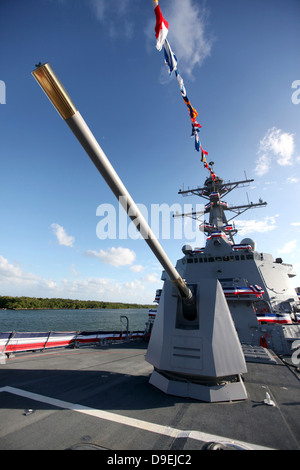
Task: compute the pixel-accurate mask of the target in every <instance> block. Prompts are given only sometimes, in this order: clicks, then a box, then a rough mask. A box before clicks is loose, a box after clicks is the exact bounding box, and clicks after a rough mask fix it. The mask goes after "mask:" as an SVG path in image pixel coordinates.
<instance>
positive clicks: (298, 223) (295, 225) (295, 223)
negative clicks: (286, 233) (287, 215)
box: [291, 222, 300, 227]
mask: <svg viewBox="0 0 300 470" xmlns="http://www.w3.org/2000/svg"><path fill="white" fill-rule="evenodd" d="M291 225H293V226H294V227H300V222H292V223H291Z"/></svg>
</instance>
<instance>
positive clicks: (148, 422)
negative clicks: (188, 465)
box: [0, 342, 300, 451]
mask: <svg viewBox="0 0 300 470" xmlns="http://www.w3.org/2000/svg"><path fill="white" fill-rule="evenodd" d="M145 353H146V344H145V343H143V342H141V343H131V344H126V343H125V344H122V345H115V346H111V347H109V348H106V349H105V348H102V349H101V348H94V347H89V348H81V349H61V350H53V351H49V350H48V351H45V352H36V353H27V354H22V355H21V354H18V355H16V356H15V357H12V358H10V359H8V360H7V361H6V364H2V365H0V449H1V450H4V449H7V450H8V449H35V450H37V449H49V450H54V449H58V450H60V449H61V450H62V449H70V448H71V449H80V448H86V449H88V448H89V447H90V448H95V449H96V448H98V449H108V450H167V451H175V450H184V451H189V450H200V449H203V448H204V447H205V446H206V445H207V443H208V442H211V441H213V442H224V441H225V442H226V443H232V441H234V442H235V444H236V446H240V447H243V448H253V447H255V445H257V446H262V447H267V448H272V449H300V381H299V373H298V372H297V371H295V369H294V368H289V367H287V366H286V365H284V364H283V363H282V362H281V361H280V360H278V359H277V360H276V361H272V360H271V361H269V363H263V362H262V363H261V362H260V361H259V360H258V362H256V361H255V358H254V359H253V362H252V359H251V358H250V360H251V362H248V363H247V367H248V373H247V374H245V375H244V381H245V385H246V389H247V393H248V399H247V400H246V401H241V402H233V403H203V402H198V401H196V400H192V399H186V398H178V397H172V396H168V395H165V394H164V393H162V392H161V391H159V390H157V389H156V388H154V387H153V386H151V385H149V383H148V381H149V376H150V374H151V372H152V366H150V365H149V364H148V363H147V362H146V361H145V359H144V356H145ZM251 354H252V353H251ZM251 354H250V356H251ZM266 362H268V361H266ZM266 392H268V393H269V394H270V396H271V399H272V400H273V401H274V402H275V405H276V406H268V405H266V404H264V399H265V398H266ZM25 410H27V411H25ZM28 410H29V411H28Z"/></svg>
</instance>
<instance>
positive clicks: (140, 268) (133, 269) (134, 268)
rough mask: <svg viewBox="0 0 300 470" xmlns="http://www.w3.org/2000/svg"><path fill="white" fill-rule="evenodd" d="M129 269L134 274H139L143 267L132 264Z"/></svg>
mask: <svg viewBox="0 0 300 470" xmlns="http://www.w3.org/2000/svg"><path fill="white" fill-rule="evenodd" d="M130 269H131V271H133V272H135V273H141V272H142V271H144V266H142V265H141V264H134V265H133V266H131V267H130Z"/></svg>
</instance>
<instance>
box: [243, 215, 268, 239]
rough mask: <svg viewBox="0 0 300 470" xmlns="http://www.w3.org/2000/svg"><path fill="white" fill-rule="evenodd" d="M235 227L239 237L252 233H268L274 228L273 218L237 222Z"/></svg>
mask: <svg viewBox="0 0 300 470" xmlns="http://www.w3.org/2000/svg"><path fill="white" fill-rule="evenodd" d="M235 226H236V228H237V229H238V231H239V234H240V235H249V234H250V233H254V232H259V233H263V232H269V231H271V230H274V229H275V228H276V219H275V217H266V218H265V219H264V220H255V219H251V220H237V221H236V222H235Z"/></svg>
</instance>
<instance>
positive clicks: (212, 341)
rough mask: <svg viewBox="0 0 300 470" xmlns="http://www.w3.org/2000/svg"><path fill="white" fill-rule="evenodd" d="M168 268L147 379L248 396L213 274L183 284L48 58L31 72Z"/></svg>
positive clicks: (174, 390) (186, 392) (179, 392)
mask: <svg viewBox="0 0 300 470" xmlns="http://www.w3.org/2000/svg"><path fill="white" fill-rule="evenodd" d="M32 74H33V76H34V78H35V79H36V81H37V82H38V84H39V85H40V86H41V88H42V89H43V91H44V92H45V94H46V95H47V96H48V98H49V99H50V101H51V102H52V104H53V105H54V107H55V108H56V110H57V111H58V113H59V114H60V116H61V117H62V118H63V120H64V121H65V122H66V124H67V125H68V126H69V128H70V129H71V131H72V132H73V134H74V135H75V137H76V138H77V140H78V141H79V143H80V144H81V145H82V147H83V148H84V150H85V151H86V153H87V154H88V156H89V157H90V159H91V160H92V162H93V163H94V165H95V166H96V168H97V169H98V171H99V172H100V174H101V175H102V177H103V178H104V180H105V181H106V183H107V184H108V186H109V187H110V189H111V190H112V192H113V193H114V195H115V196H116V197H117V199H118V200H119V203H120V204H121V205H122V206H123V208H124V209H125V210H126V212H127V214H128V216H129V217H130V218H131V220H132V221H133V223H134V224H135V226H136V228H137V229H138V230H139V232H140V233H141V235H142V236H143V238H144V239H145V241H146V243H147V244H148V246H149V247H150V249H151V250H152V252H153V253H154V255H155V256H156V258H157V260H158V261H159V262H160V264H161V265H162V267H163V268H164V270H165V272H166V276H167V277H166V280H165V283H164V287H163V291H162V295H161V301H160V304H159V308H158V312H157V317H156V321H155V324H154V328H153V330H152V334H151V339H150V343H149V346H148V350H147V354H146V361H148V362H149V363H150V364H152V365H153V366H154V371H153V373H152V375H151V377H150V383H151V384H152V385H154V386H155V387H157V388H158V389H160V390H162V391H164V392H165V393H167V394H171V395H175V396H181V397H190V398H195V399H199V400H203V401H208V402H217V401H233V400H241V399H246V398H247V393H246V389H245V387H244V384H243V382H242V379H241V374H243V373H245V372H247V368H246V363H245V358H244V354H243V351H242V347H241V344H240V341H239V338H238V336H237V333H236V330H235V327H234V323H233V321H232V318H231V315H230V311H229V309H228V306H227V302H226V299H225V296H224V293H223V290H222V288H221V285H220V282H219V281H218V280H217V279H211V278H210V279H209V278H206V277H205V276H204V277H202V278H201V279H197V281H196V282H193V283H191V284H187V283H186V282H185V281H184V280H183V279H182V277H181V276H180V274H179V273H178V271H177V270H176V269H175V268H174V266H173V265H172V263H171V261H170V260H169V258H168V256H167V255H166V253H165V252H164V250H163V249H162V247H161V245H160V244H159V242H158V240H157V239H156V237H155V235H154V234H153V232H152V231H151V229H150V227H149V226H148V224H147V222H146V221H145V219H144V217H143V216H142V214H141V212H140V211H139V209H138V207H137V206H136V204H135V202H134V201H133V199H132V198H131V196H130V194H129V193H128V191H127V189H126V188H125V186H124V184H123V183H122V181H121V180H120V178H119V176H118V175H117V173H116V171H115V170H114V168H113V167H112V165H111V163H110V162H109V160H108V158H107V157H106V155H105V154H104V152H103V150H102V149H101V147H100V145H99V144H98V142H97V141H96V139H95V137H94V136H93V134H92V132H91V131H90V129H89V128H88V126H87V124H86V123H85V121H84V120H83V118H82V116H81V115H80V113H79V111H78V110H77V108H76V107H75V105H74V103H73V102H72V100H71V98H70V96H69V95H68V93H67V92H66V90H65V88H64V87H63V85H62V83H61V82H60V80H59V79H58V77H57V76H56V74H55V72H54V70H53V69H52V67H51V65H50V64H49V63H46V64H43V65H40V64H39V66H38V67H37V68H36V69H35V70H34V71H33V72H32Z"/></svg>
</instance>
